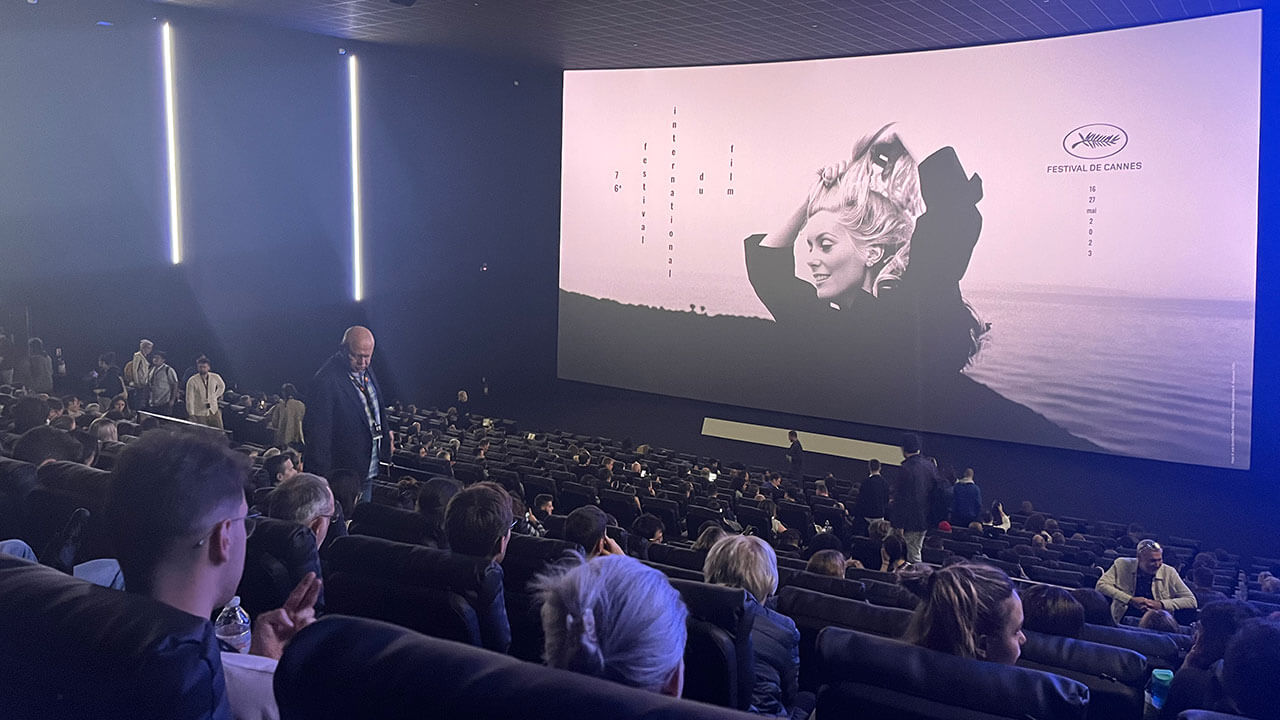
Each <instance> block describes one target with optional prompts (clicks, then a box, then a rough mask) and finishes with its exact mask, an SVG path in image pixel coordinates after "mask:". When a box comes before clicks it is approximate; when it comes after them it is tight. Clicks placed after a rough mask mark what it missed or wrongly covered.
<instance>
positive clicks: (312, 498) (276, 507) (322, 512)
mask: <svg viewBox="0 0 1280 720" xmlns="http://www.w3.org/2000/svg"><path fill="white" fill-rule="evenodd" d="M276 457H284V458H285V459H286V460H287V459H288V456H284V455H277V456H276ZM272 459H274V458H272ZM290 464H292V463H290ZM335 513H336V511H335V508H334V502H333V492H332V491H331V490H330V489H329V481H328V480H325V479H324V478H322V477H320V476H319V475H312V474H311V473H295V474H294V475H293V476H292V477H290V478H289V479H287V480H284V481H283V482H281V483H280V484H279V485H277V486H276V489H275V490H272V491H271V495H269V496H268V497H267V516H268V517H273V518H276V519H278V520H288V521H289V522H295V523H298V524H299V525H305V526H307V527H309V528H311V531H312V532H314V533H315V534H316V548H317V549H319V547H320V545H321V544H322V543H324V538H325V536H326V535H327V534H328V532H329V525H330V524H331V523H333V521H334V518H335V517H336V514H335Z"/></svg>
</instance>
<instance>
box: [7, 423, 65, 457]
mask: <svg viewBox="0 0 1280 720" xmlns="http://www.w3.org/2000/svg"><path fill="white" fill-rule="evenodd" d="M81 451H82V448H81V447H80V443H78V442H76V440H75V438H73V437H71V435H70V434H68V433H66V432H64V431H62V430H57V429H55V428H51V427H49V426H48V425H41V426H39V427H34V428H31V429H30V430H28V431H26V432H25V433H23V434H22V437H19V438H18V441H17V442H16V443H14V445H13V458H14V459H15V460H21V461H23V462H29V463H31V464H32V465H36V466H40V465H44V464H46V463H51V462H56V461H59V460H65V461H67V462H80V456H81Z"/></svg>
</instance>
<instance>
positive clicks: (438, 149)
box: [0, 2, 560, 398]
mask: <svg viewBox="0 0 1280 720" xmlns="http://www.w3.org/2000/svg"><path fill="white" fill-rule="evenodd" d="M2 12H3V14H2V15H0V40H3V42H2V43H0V67H3V69H2V70H0V72H2V73H4V75H3V76H0V77H2V78H3V82H0V93H2V94H3V96H4V98H5V107H6V117H5V118H4V119H3V120H2V121H0V122H3V124H4V132H3V133H0V157H3V158H5V162H4V163H0V252H2V253H3V254H2V255H0V257H2V258H3V262H0V311H3V312H4V317H5V319H4V320H0V324H6V323H7V324H9V325H10V327H13V325H15V324H17V323H15V322H14V320H13V319H12V318H14V317H20V316H21V311H22V310H23V309H29V311H30V316H31V318H32V324H33V333H34V334H37V335H42V336H44V337H45V338H46V339H47V340H49V342H50V345H51V346H52V345H60V346H64V347H66V349H67V352H68V354H69V356H70V358H71V361H72V368H71V370H72V372H83V371H85V370H87V369H88V367H89V365H90V364H91V358H92V357H94V356H96V354H97V352H99V350H100V349H103V348H111V349H114V350H115V351H116V352H117V354H118V355H121V356H122V357H121V360H120V362H121V363H123V362H124V360H125V359H127V357H125V356H124V353H125V352H126V351H131V350H132V347H131V346H132V345H133V344H134V342H136V339H137V338H138V337H143V336H145V337H150V338H152V339H154V340H156V342H157V344H158V346H160V347H162V348H165V349H168V350H171V351H173V353H176V355H177V357H176V358H174V359H173V360H171V362H172V364H174V365H175V366H176V367H178V368H179V370H181V369H182V368H183V367H186V366H187V365H189V364H190V361H191V357H193V356H194V354H195V353H198V352H208V353H209V355H210V356H211V357H212V358H213V360H214V363H215V366H216V368H217V369H219V370H220V371H221V372H223V374H224V375H225V376H226V377H227V378H228V380H229V381H231V382H238V383H239V384H240V385H241V386H242V387H245V388H273V387H278V385H279V384H280V383H281V382H283V381H286V380H293V381H298V380H302V379H305V378H306V377H308V376H309V374H310V373H311V372H312V371H313V370H314V368H315V367H316V366H317V365H318V364H319V363H320V362H321V360H322V359H323V358H324V357H325V355H326V354H328V353H329V352H332V350H333V349H334V347H335V346H336V343H337V340H338V338H339V336H340V333H341V331H342V328H344V327H346V326H347V325H349V324H352V323H354V322H365V323H368V324H369V325H370V326H372V327H373V328H374V329H375V332H377V334H378V336H379V354H378V358H377V360H376V362H377V364H378V367H379V370H380V372H381V373H382V375H383V380H384V383H385V384H387V385H388V389H389V390H390V391H392V392H394V393H395V394H396V395H403V396H406V397H433V398H434V397H442V396H444V395H445V393H447V392H449V391H450V390H456V389H457V388H458V387H460V386H462V385H464V384H465V385H467V386H469V387H473V386H475V385H477V384H478V381H479V378H480V377H481V376H488V377H491V378H492V379H491V381H493V382H498V383H501V382H502V381H501V380H498V379H497V378H498V377H500V376H503V375H504V374H505V375H512V374H514V375H516V376H523V375H524V374H525V373H527V372H529V371H530V369H531V368H532V369H533V370H534V371H535V372H537V373H539V374H540V375H542V376H543V377H546V376H547V375H548V374H549V372H550V370H549V369H550V368H551V367H553V363H554V359H553V357H552V352H553V351H552V348H553V347H554V334H555V319H554V316H555V312H554V310H555V282H556V248H557V245H558V224H557V222H558V221H557V218H558V212H557V208H558V182H559V181H558V178H559V123H560V117H559V111H560V109H559V108H560V74H559V71H558V70H556V69H553V68H541V67H533V66H528V65H512V64H509V63H505V64H504V63H501V62H496V61H493V60H490V59H487V58H478V57H473V56H465V55H460V54H456V53H451V52H448V51H440V52H425V51H409V50H400V49H391V48H382V47H377V46H372V47H371V46H363V45H360V44H358V43H346V42H342V41H339V40H336V39H333V38H327V37H321V36H316V35H310V34H305V33H298V32H291V31H286V30H278V29H272V28H264V27H258V26H253V25H247V24H245V23H242V22H237V21H232V20H227V19H223V18H220V17H217V16H213V15H209V14H206V13H202V12H196V11H185V10H183V9H181V8H172V7H163V6H156V5H153V4H150V3H142V2H114V3H101V4H95V5H94V7H93V9H92V11H90V10H86V9H85V8H84V6H80V7H72V8H66V7H57V6H39V7H38V8H29V7H25V6H24V7H15V6H13V5H10V6H9V7H6V8H4V9H3V11H2ZM156 13H160V15H156ZM153 16H155V17H156V18H157V19H156V20H153V19H152V18H153ZM98 19H108V20H110V21H112V22H113V23H114V24H113V26H111V27H101V26H97V25H95V24H94V23H95V22H96V20H98ZM165 19H169V20H171V21H172V23H173V28H174V38H175V40H174V42H175V54H176V58H175V64H176V69H175V76H176V78H177V98H178V101H177V102H178V134H179V148H180V154H179V158H180V159H179V162H180V166H181V175H182V198H183V211H184V222H183V227H184V247H185V253H184V255H185V257H184V263H183V264H182V265H181V266H178V267H174V266H172V265H170V264H169V263H168V222H167V214H166V213H167V205H166V203H167V195H166V188H167V186H166V180H165V162H166V159H165V155H164V127H163V121H162V115H161V108H162V102H163V95H162V85H161V69H160V68H161V64H160V42H159V37H160V22H161V21H163V20H165ZM340 47H341V48H346V49H347V50H348V51H349V52H353V53H356V54H358V56H359V62H360V75H361V84H362V88H361V90H362V120H363V133H362V142H363V151H362V160H363V167H362V173H363V192H364V198H365V204H364V218H365V222H364V236H365V247H366V260H365V262H366V269H365V281H366V300H365V301H364V302H363V303H360V304H356V303H354V302H352V301H351V285H352V282H351V275H350V226H351V225H350V223H351V219H350V200H349V198H350V180H349V177H350V176H349V164H348V163H349V151H348V115H347V107H348V106H347V58H346V57H345V56H342V55H339V53H338V49H339V48H340ZM14 110H16V111H14ZM486 264H487V270H482V267H486ZM513 296H518V297H519V299H518V300H513V299H512V297H513Z"/></svg>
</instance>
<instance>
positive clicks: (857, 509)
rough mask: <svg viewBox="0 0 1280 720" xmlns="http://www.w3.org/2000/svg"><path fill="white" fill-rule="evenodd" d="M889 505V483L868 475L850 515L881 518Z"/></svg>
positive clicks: (882, 478) (880, 477)
mask: <svg viewBox="0 0 1280 720" xmlns="http://www.w3.org/2000/svg"><path fill="white" fill-rule="evenodd" d="M888 505H889V483H888V482H887V481H886V480H885V479H884V477H882V476H881V475H880V473H876V474H875V475H868V476H867V477H866V479H864V480H863V481H862V487H861V488H859V490H858V499H857V500H856V501H854V503H853V510H852V511H851V512H850V513H849V514H850V515H852V516H854V517H859V518H879V517H884V516H885V514H884V513H885V508H887V507H888Z"/></svg>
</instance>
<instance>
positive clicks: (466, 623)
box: [325, 535, 511, 652]
mask: <svg viewBox="0 0 1280 720" xmlns="http://www.w3.org/2000/svg"><path fill="white" fill-rule="evenodd" d="M325 592H326V598H327V602H328V609H329V610H330V612H335V613H346V614H351V615H360V616H362V617H372V618H376V619H379V620H386V621H388V622H394V623H396V624H398V625H404V626H405V627H409V628H413V629H415V630H418V631H420V632H424V633H427V634H430V635H435V636H437V637H443V638H446V639H449V640H456V641H459V642H466V643H470V644H473V645H481V646H483V647H486V648H489V649H491V650H497V651H499V652H506V650H507V648H508V646H509V645H510V644H511V628H510V624H509V623H508V621H507V610H506V605H505V603H504V597H503V573H502V567H501V566H500V565H498V564H497V563H495V562H491V561H489V560H488V559H485V558H475V557H469V556H466V555H457V554H453V553H450V552H448V551H447V550H437V549H435V548H428V547H422V546H419V545H408V544H405V543H397V542H392V541H390V540H383V539H382V538H375V537H364V536H361V535H348V536H346V537H342V538H338V539H337V540H336V541H334V543H333V547H331V548H330V549H329V574H328V576H327V577H326V578H325Z"/></svg>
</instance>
